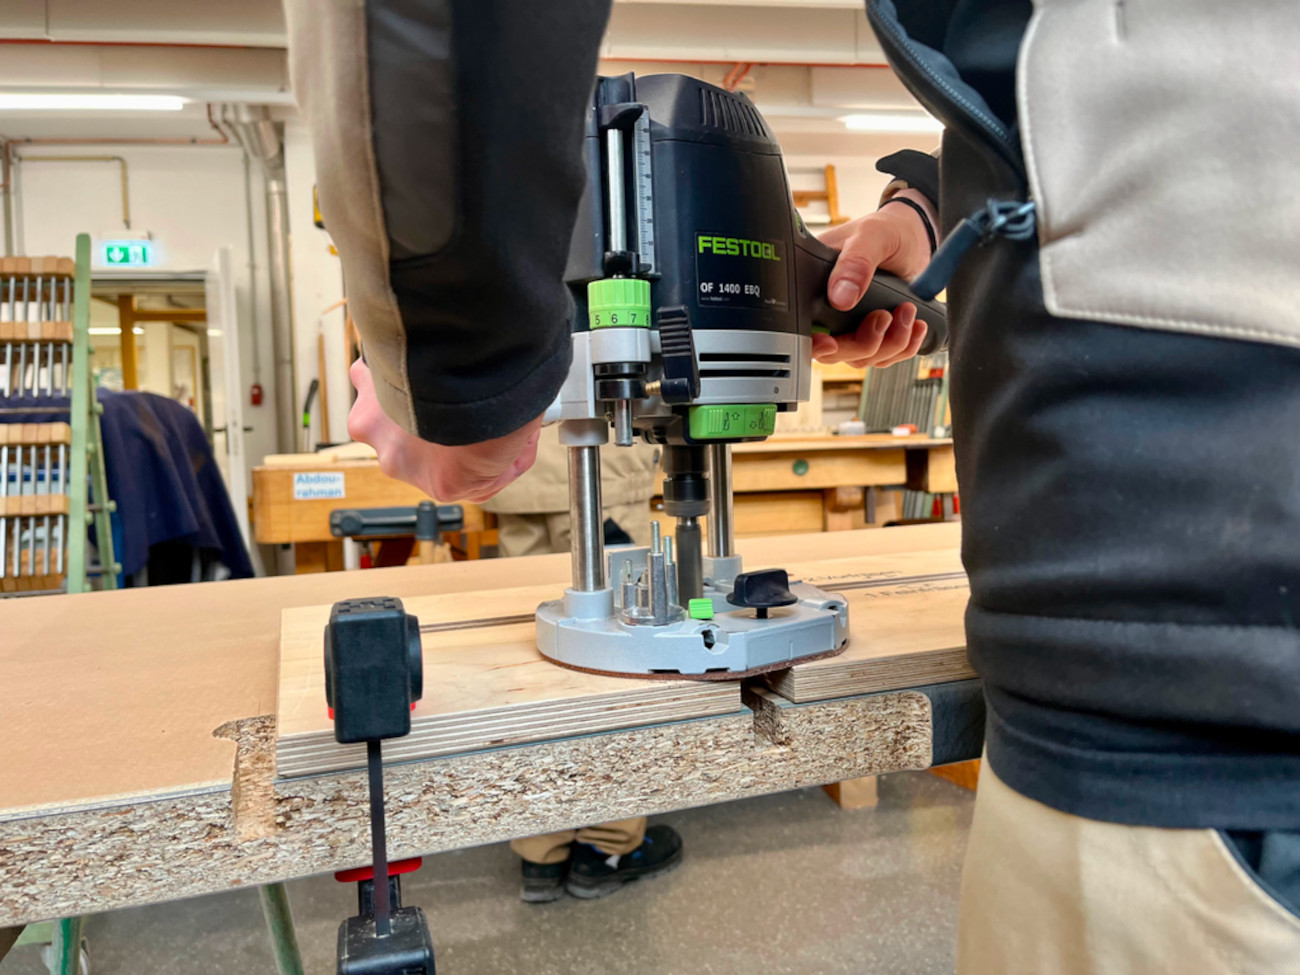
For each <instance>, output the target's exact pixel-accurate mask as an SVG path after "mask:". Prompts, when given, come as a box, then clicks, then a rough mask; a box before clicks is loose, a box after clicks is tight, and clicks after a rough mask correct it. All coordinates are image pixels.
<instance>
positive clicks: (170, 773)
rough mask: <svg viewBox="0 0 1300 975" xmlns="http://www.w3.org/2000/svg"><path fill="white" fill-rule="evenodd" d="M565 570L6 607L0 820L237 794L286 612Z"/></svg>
mask: <svg viewBox="0 0 1300 975" xmlns="http://www.w3.org/2000/svg"><path fill="white" fill-rule="evenodd" d="M959 531H960V528H959V526H958V525H956V524H947V525H923V526H916V527H910V528H891V529H885V530H877V531H864V532H845V533H843V534H838V535H813V536H802V537H793V536H792V537H783V538H762V539H742V540H741V541H740V542H739V544H738V547H739V549H740V552H741V554H742V555H743V556H744V557H745V559H746V562H747V564H749V565H751V566H753V567H757V568H761V567H764V566H771V565H778V564H788V563H791V562H795V561H804V560H807V559H810V558H815V557H822V556H824V557H828V558H834V557H842V556H845V555H852V554H855V553H871V552H900V551H909V550H922V549H926V550H943V549H953V548H955V547H956V546H957V544H958V543H959V540H960V534H959ZM569 574H570V567H569V558H568V556H567V555H542V556H536V557H533V558H523V559H506V560H496V559H491V560H486V561H478V562H454V563H447V564H443V565H431V566H407V567H402V568H396V569H370V570H366V571H364V572H338V573H330V574H327V575H318V576H282V577H280V578H271V579H241V580H233V581H227V582H210V583H200V584H198V585H190V586H181V587H175V586H162V587H158V588H144V589H123V590H118V591H115V592H92V593H84V594H81V595H61V596H37V597H31V598H27V599H8V600H0V634H2V635H3V636H2V637H0V687H3V688H4V694H5V699H4V706H3V707H0V741H3V742H4V768H5V771H6V774H4V775H0V819H2V818H4V817H5V816H14V815H26V814H27V812H25V811H28V810H31V809H34V808H44V807H51V806H57V807H73V806H82V805H86V804H95V803H100V802H104V801H108V800H114V799H115V797H121V796H138V795H145V794H163V793H165V794H169V795H174V794H186V793H193V792H196V791H201V790H203V789H208V788H219V789H229V788H230V785H231V781H232V773H233V770H234V767H235V752H236V749H235V742H234V741H232V740H230V738H231V736H230V735H227V734H216V732H217V729H219V728H223V727H226V726H228V725H229V724H230V723H231V722H237V721H244V720H251V719H253V718H256V717H257V716H259V715H274V713H275V709H276V702H277V699H278V687H279V684H278V680H279V678H278V673H279V659H280V649H279V645H280V614H281V611H282V610H283V609H285V608H286V607H290V606H310V605H313V604H318V603H329V602H333V601H335V600H338V599H346V598H348V597H353V596H397V597H400V598H402V599H408V598H411V597H415V596H419V595H423V594H426V593H433V592H437V593H454V592H483V591H487V590H491V589H493V588H496V587H517V586H528V585H537V584H543V583H544V584H547V585H550V586H553V587H554V592H555V594H558V593H560V592H561V591H562V590H563V587H564V586H565V585H566V584H567V582H568V579H569ZM51 675H57V679H55V678H54V677H52V676H51ZM268 747H270V746H268ZM270 760H271V759H270V758H269V757H268V761H270ZM862 774H866V773H865V772H864V773H862ZM46 916H50V915H46Z"/></svg>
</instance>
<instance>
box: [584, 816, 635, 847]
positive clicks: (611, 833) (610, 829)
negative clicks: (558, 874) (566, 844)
mask: <svg viewBox="0 0 1300 975" xmlns="http://www.w3.org/2000/svg"><path fill="white" fill-rule="evenodd" d="M643 839H645V817H644V816H638V817H636V819H620V820H617V821H615V822H612V823H605V824H604V825H602V826H587V827H585V828H583V829H580V830H578V835H577V840H578V842H579V843H587V844H589V845H590V846H594V847H595V848H596V849H597V850H599V851H600V852H601V853H604V854H605V855H606V856H613V855H615V854H623V853H631V852H632V851H633V850H635V849H636V848H637V847H638V846H640V845H641V841H642V840H643Z"/></svg>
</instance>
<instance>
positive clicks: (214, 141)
mask: <svg viewBox="0 0 1300 975" xmlns="http://www.w3.org/2000/svg"><path fill="white" fill-rule="evenodd" d="M208 127H209V128H211V129H212V131H213V132H215V133H217V134H216V136H215V137H212V136H209V137H208V138H200V137H198V136H188V137H186V136H179V137H173V138H165V139H117V138H108V139H85V138H80V137H76V138H70V139H32V138H29V137H19V138H15V139H11V140H9V141H10V142H13V143H15V144H17V145H20V146H227V145H230V136H228V135H226V133H225V132H224V131H222V129H221V126H219V125H218V124H217V120H216V118H215V117H214V116H213V114H212V106H211V105H209V106H208Z"/></svg>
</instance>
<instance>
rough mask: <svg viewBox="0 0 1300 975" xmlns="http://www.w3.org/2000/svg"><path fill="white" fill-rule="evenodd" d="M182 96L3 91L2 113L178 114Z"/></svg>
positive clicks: (181, 105)
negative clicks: (91, 112) (79, 111)
mask: <svg viewBox="0 0 1300 975" xmlns="http://www.w3.org/2000/svg"><path fill="white" fill-rule="evenodd" d="M185 102H186V99H184V98H182V97H181V96H179V95H108V94H103V95H94V94H90V95H78V94H67V93H54V92H43V93H39V94H38V93H35V92H17V91H0V111H77V110H81V111H87V110H88V111H93V112H113V111H116V112H179V111H180V110H181V109H182V108H184V107H185Z"/></svg>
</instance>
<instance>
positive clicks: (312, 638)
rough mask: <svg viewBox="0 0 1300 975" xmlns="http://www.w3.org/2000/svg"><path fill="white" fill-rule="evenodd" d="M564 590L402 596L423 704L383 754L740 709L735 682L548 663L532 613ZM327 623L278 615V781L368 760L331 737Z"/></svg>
mask: <svg viewBox="0 0 1300 975" xmlns="http://www.w3.org/2000/svg"><path fill="white" fill-rule="evenodd" d="M562 591H563V588H562V587H558V586H530V587H527V588H521V589H503V590H497V591H494V592H487V593H459V594H457V595H454V596H424V597H418V598H414V599H407V600H405V601H404V604H405V606H406V610H407V612H409V613H414V614H415V615H416V616H417V617H418V618H419V619H420V622H421V627H422V630H423V631H424V699H423V700H422V701H421V702H420V703H419V705H418V706H417V707H416V709H415V712H414V713H413V714H412V715H411V734H410V735H409V736H407V737H406V738H401V739H398V740H395V741H392V742H389V743H386V744H385V746H384V757H385V759H387V760H388V761H402V760H407V759H416V758H432V757H436V756H438V755H451V754H456V753H460V752H468V751H477V750H481V749H485V748H495V747H500V746H503V745H518V744H523V743H525V742H534V741H547V740H554V739H557V738H568V737H572V736H574V735H582V734H591V733H594V732H600V731H614V730H617V729H619V728H634V727H638V726H640V725H650V724H662V723H665V722H669V721H681V720H685V719H688V718H702V717H710V716H713V715H719V714H731V713H734V712H736V711H740V710H742V709H743V705H742V704H741V701H740V686H739V684H734V683H716V682H712V681H660V680H654V681H648V680H647V681H640V680H629V679H627V678H621V677H603V676H599V675H597V674H586V673H581V672H578V671H574V670H568V669H566V668H563V667H558V666H556V665H555V664H553V663H551V662H549V661H548V660H546V659H545V658H544V657H543V656H542V655H541V654H540V653H538V651H537V647H536V644H535V642H534V641H535V635H534V634H535V631H534V624H533V611H534V610H535V609H536V608H537V605H538V603H540V602H543V601H544V600H547V599H554V598H555V597H556V596H557V595H558V594H559V593H560V592H562ZM328 618H329V607H328V606H314V607H308V608H305V609H290V610H285V611H284V614H283V616H282V618H281V634H280V654H281V656H280V708H279V732H278V733H279V740H278V741H277V743H276V771H277V773H278V774H279V775H281V776H295V775H309V774H314V773H318V772H329V771H337V770H339V769H345V768H353V767H360V766H363V765H365V761H366V753H365V747H364V746H359V745H358V746H344V745H339V744H338V743H337V742H335V741H334V735H333V725H332V724H331V722H330V720H329V717H328V715H327V713H326V709H325V678H324V661H323V658H322V633H323V632H324V627H325V623H326V621H327V620H328ZM458 624H461V625H458ZM465 624H468V625H465Z"/></svg>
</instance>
